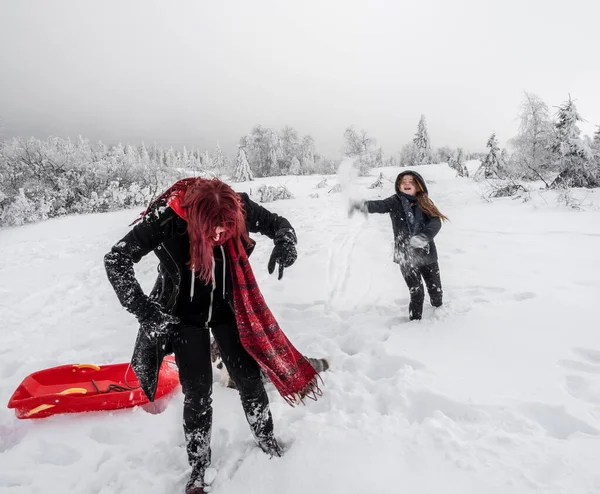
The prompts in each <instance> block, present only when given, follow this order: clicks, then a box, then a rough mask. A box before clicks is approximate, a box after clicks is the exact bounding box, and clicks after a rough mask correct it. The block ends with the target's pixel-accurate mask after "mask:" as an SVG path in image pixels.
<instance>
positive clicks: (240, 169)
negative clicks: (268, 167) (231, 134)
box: [233, 147, 254, 182]
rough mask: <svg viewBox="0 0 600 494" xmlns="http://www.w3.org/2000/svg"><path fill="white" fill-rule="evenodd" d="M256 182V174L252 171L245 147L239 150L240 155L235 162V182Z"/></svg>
mask: <svg viewBox="0 0 600 494" xmlns="http://www.w3.org/2000/svg"><path fill="white" fill-rule="evenodd" d="M251 180H254V174H253V173H252V170H251V169H250V164H249V163H248V160H247V159H246V152H245V151H244V148H243V147H240V148H239V150H238V155H237V158H236V160H235V169H234V170H233V181H234V182H248V181H251Z"/></svg>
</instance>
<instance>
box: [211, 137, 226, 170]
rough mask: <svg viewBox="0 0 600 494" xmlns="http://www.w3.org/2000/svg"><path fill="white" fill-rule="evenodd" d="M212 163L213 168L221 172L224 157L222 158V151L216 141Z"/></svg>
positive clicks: (223, 167)
mask: <svg viewBox="0 0 600 494" xmlns="http://www.w3.org/2000/svg"><path fill="white" fill-rule="evenodd" d="M212 164H213V167H214V168H215V170H216V171H217V173H223V171H224V170H225V159H224V158H223V152H222V151H221V146H219V143H218V142H217V145H216V146H215V152H214V154H213V158H212Z"/></svg>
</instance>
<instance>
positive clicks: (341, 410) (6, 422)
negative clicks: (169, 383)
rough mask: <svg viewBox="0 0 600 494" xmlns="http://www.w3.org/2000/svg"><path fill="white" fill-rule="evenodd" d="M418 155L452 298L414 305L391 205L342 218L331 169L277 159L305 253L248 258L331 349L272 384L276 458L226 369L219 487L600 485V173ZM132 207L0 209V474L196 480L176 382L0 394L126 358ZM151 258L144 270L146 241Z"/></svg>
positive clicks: (61, 484) (145, 278)
mask: <svg viewBox="0 0 600 494" xmlns="http://www.w3.org/2000/svg"><path fill="white" fill-rule="evenodd" d="M474 165H475V164H474V163H471V166H474ZM397 171H398V170H391V169H384V170H383V172H384V174H385V175H386V176H387V177H389V178H393V177H394V176H395V174H396V173H397ZM420 171H421V173H422V174H423V175H424V177H425V179H426V180H427V181H428V183H429V189H430V193H431V197H432V199H433V200H434V201H435V203H436V204H437V205H438V206H439V208H440V209H441V210H442V212H444V213H445V214H447V215H448V216H449V217H450V219H451V220H452V221H451V222H450V223H446V224H444V226H443V227H442V231H441V232H440V234H439V235H438V237H437V239H436V242H437V245H438V250H439V252H440V266H441V274H442V282H443V285H444V290H445V299H444V306H443V307H442V308H440V309H437V310H434V309H433V308H432V307H430V306H429V305H428V300H427V299H426V309H425V312H424V318H423V320H422V321H419V322H410V323H409V322H408V319H407V311H408V309H407V306H408V290H407V288H406V286H405V284H404V282H403V280H402V277H401V275H400V270H399V268H398V266H397V265H395V264H394V263H393V262H392V233H391V231H392V230H391V223H390V219H389V217H388V216H376V215H371V216H370V217H369V218H368V219H365V218H364V217H363V216H362V215H360V214H358V215H356V216H354V217H353V218H351V219H349V218H348V217H347V213H346V201H347V196H346V195H345V194H328V193H327V191H328V190H329V189H330V188H331V187H333V185H334V184H335V183H336V181H337V177H335V176H333V177H330V178H329V181H328V187H326V188H322V189H316V188H315V187H316V184H317V183H318V182H319V181H320V177H300V178H296V177H280V178H277V179H274V178H271V179H264V182H265V183H269V184H273V185H275V184H277V183H281V184H284V183H285V184H286V185H287V186H288V188H289V189H290V190H291V191H292V192H293V193H294V195H295V199H293V200H289V201H278V202H274V203H269V204H266V206H267V207H268V208H269V209H270V210H272V211H274V212H277V213H280V214H283V215H284V216H286V217H287V218H288V219H289V220H290V221H291V222H292V224H293V225H294V227H295V229H296V231H297V233H298V238H299V244H298V252H299V257H298V261H297V262H296V264H295V265H294V266H293V267H291V268H289V269H287V270H286V271H285V273H284V278H283V280H281V281H277V279H276V276H275V275H272V276H269V275H268V273H267V260H268V256H269V254H270V252H271V247H272V243H271V241H270V240H268V239H266V238H261V237H260V235H255V236H254V238H255V239H256V240H257V241H258V245H257V249H256V251H255V253H254V254H253V256H252V258H251V261H252V265H253V268H254V271H255V273H256V275H257V278H258V280H259V282H260V283H261V287H262V291H263V293H264V295H265V298H266V299H267V302H268V303H269V305H270V306H271V308H272V310H273V312H274V314H275V316H276V317H277V318H278V320H279V322H280V324H281V326H282V328H283V329H284V330H285V331H286V333H287V334H288V336H289V337H290V338H291V340H292V341H293V342H294V344H295V345H296V346H297V347H298V348H299V349H300V350H301V351H303V352H304V353H305V354H307V355H309V356H315V357H322V356H328V357H330V358H331V364H332V367H331V370H330V371H328V372H326V373H324V374H323V379H324V381H325V383H324V386H323V391H324V396H323V397H322V398H321V399H320V400H319V401H317V402H310V401H309V402H308V404H307V406H305V407H298V408H291V407H289V406H288V405H286V404H285V403H284V402H283V400H282V399H281V398H280V397H279V396H278V395H277V394H276V392H275V391H274V389H273V388H272V387H271V388H269V395H270V398H271V402H272V410H273V414H274V419H275V426H276V433H277V435H278V436H279V437H280V438H281V440H282V442H283V443H284V445H285V446H286V447H287V449H288V451H287V454H286V455H285V456H284V457H283V458H277V459H269V458H268V457H267V456H266V455H264V454H263V453H262V452H261V451H260V450H259V449H258V448H257V447H256V446H255V445H254V444H253V442H252V440H251V436H250V431H249V428H248V426H247V424H246V421H245V418H244V416H243V414H242V409H241V406H240V403H239V399H238V396H237V393H236V391H233V390H231V389H227V388H225V387H223V386H222V385H221V383H220V382H216V383H215V388H214V394H213V397H214V409H215V413H214V426H213V439H212V444H213V467H214V468H212V469H210V470H209V475H210V476H211V477H212V479H213V481H212V491H211V492H213V493H215V494H252V493H264V494H282V493H283V494H305V493H306V492H310V493H311V494H347V493H355V492H356V493H359V492H369V493H390V494H391V493H398V492H402V493H410V494H421V493H423V494H425V493H443V494H454V493H456V494H467V493H474V494H484V493H485V494H496V493H497V494H507V493H544V494H546V493H548V494H552V493H569V494H583V493H598V492H600V470H599V468H598V461H599V458H600V316H599V313H598V307H599V304H600V274H599V271H600V268H599V266H600V210H599V208H598V204H599V203H600V191H598V190H595V191H578V192H576V193H575V195H577V194H579V200H580V201H582V203H583V204H584V207H583V209H582V210H579V211H576V210H574V209H571V208H568V207H566V206H564V205H557V201H556V193H555V192H541V191H534V192H532V193H531V200H530V201H528V202H523V201H521V200H514V199H511V198H506V199H499V200H496V201H494V202H493V203H490V202H487V201H485V200H483V199H482V197H481V195H480V190H481V189H482V185H478V184H476V183H475V182H473V181H472V180H468V179H458V178H455V177H454V175H455V173H454V172H453V171H451V170H450V169H449V168H448V167H447V166H445V165H436V166H429V167H424V168H422V169H421V170H420ZM471 171H473V170H471ZM375 178H376V174H374V175H373V176H371V177H366V178H362V179H360V180H359V181H358V183H357V184H356V185H355V187H354V190H353V191H352V194H353V195H354V196H355V197H364V198H377V197H382V198H383V197H387V196H388V195H390V194H391V193H392V184H391V182H387V183H386V186H385V187H384V189H374V190H373V189H369V188H368V186H369V184H371V183H372V182H373V181H374V180H375ZM256 186H257V182H253V183H245V184H238V185H236V188H237V189H238V190H245V191H250V188H251V187H252V188H253V189H255V188H256ZM314 193H318V194H319V197H318V198H310V197H309V195H310V194H314ZM138 212H139V210H137V209H136V210H130V211H123V212H118V213H110V214H99V215H90V216H79V217H68V218H62V219H57V220H51V221H46V222H44V223H40V224H36V225H29V226H24V227H20V228H14V229H5V230H1V231H0V321H1V328H2V329H1V331H2V334H1V340H2V344H1V345H0V402H1V403H2V407H1V408H0V492H1V493H2V494H4V493H11V494H21V493H23V494H25V493H27V494H36V493H45V494H49V493H56V494H65V493H82V494H84V493H85V494H113V493H114V494H125V493H127V494H130V493H151V494H171V493H182V492H183V490H184V486H185V482H186V481H187V477H188V475H189V467H188V465H187V461H186V454H185V447H184V439H183V431H182V424H181V415H182V395H181V392H180V391H179V390H178V391H177V393H175V394H174V395H173V396H172V398H171V399H170V401H168V403H167V406H166V409H165V410H164V411H163V412H162V413H160V414H150V413H147V412H146V411H144V410H143V409H141V408H140V409H129V410H123V411H118V412H113V413H108V412H105V413H97V414H96V413H93V414H84V415H68V416H67V415H62V416H55V417H50V418H47V419H43V420H38V421H33V420H30V421H19V420H17V419H16V418H15V416H14V413H13V411H12V410H9V409H7V408H6V407H5V405H6V403H7V402H8V400H9V397H10V395H11V394H12V392H13V391H14V389H15V388H16V387H17V386H18V384H19V383H20V382H21V380H22V379H23V378H24V377H25V376H26V375H27V374H29V373H31V372H34V371H36V370H39V369H42V368H46V367H50V366H55V365H61V364H67V363H80V362H83V363H95V364H106V363H114V362H124V361H127V360H129V358H130V355H131V351H132V348H133V343H134V339H135V336H136V331H137V326H136V321H135V319H134V318H133V316H131V315H130V314H128V313H127V312H126V311H125V310H123V309H122V308H121V307H120V305H119V304H118V301H117V298H116V296H115V294H114V292H113V291H112V288H111V286H110V285H109V283H108V281H107V278H106V274H105V271H104V267H103V264H102V257H103V255H104V254H105V253H106V252H107V251H108V250H109V249H110V247H111V245H112V244H113V243H114V242H116V241H117V240H118V239H119V238H121V237H122V236H123V235H124V234H125V233H126V232H127V230H128V226H127V225H128V224H129V223H130V222H131V221H132V220H133V219H134V218H135V217H136V215H137V214H138ZM137 273H138V275H139V278H140V280H141V281H142V283H143V286H144V288H145V289H147V290H149V289H150V287H151V286H152V282H153V279H154V276H155V273H156V266H155V258H154V256H153V255H150V256H148V257H147V258H146V259H144V260H143V261H142V262H141V263H140V264H139V265H138V266H137ZM218 377H219V376H217V375H215V380H216V381H218Z"/></svg>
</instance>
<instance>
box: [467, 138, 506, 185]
mask: <svg viewBox="0 0 600 494" xmlns="http://www.w3.org/2000/svg"><path fill="white" fill-rule="evenodd" d="M486 147H488V148H490V150H489V152H488V154H487V156H486V157H485V159H484V160H483V162H482V163H481V166H480V167H479V168H478V169H477V171H476V172H475V177H474V178H476V179H478V178H493V177H497V178H503V169H502V160H501V158H500V148H499V147H498V140H497V139H496V133H495V132H494V133H493V134H492V135H491V136H490V138H489V139H488V142H487V144H486Z"/></svg>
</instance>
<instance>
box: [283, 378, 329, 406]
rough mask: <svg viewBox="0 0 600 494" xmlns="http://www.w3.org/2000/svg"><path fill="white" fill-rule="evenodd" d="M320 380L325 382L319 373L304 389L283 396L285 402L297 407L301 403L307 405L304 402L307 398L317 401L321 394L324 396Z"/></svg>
mask: <svg viewBox="0 0 600 494" xmlns="http://www.w3.org/2000/svg"><path fill="white" fill-rule="evenodd" d="M319 381H321V384H323V378H322V377H321V376H320V375H319V374H317V375H315V377H313V378H312V380H311V381H310V382H309V383H308V384H307V385H306V386H305V388H304V389H303V390H302V391H298V392H297V393H292V394H288V395H285V396H283V399H284V400H285V402H286V403H287V404H288V405H290V406H291V407H295V406H296V405H298V404H299V403H302V404H303V405H306V403H305V402H304V400H305V398H309V399H311V400H313V401H317V400H318V399H319V397H320V396H323V391H322V390H321V388H320V386H319Z"/></svg>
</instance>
